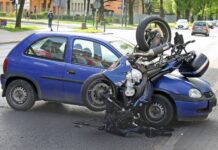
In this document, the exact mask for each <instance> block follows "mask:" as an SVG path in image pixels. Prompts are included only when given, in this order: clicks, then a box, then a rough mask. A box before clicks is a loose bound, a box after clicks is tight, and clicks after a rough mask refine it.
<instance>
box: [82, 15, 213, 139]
mask: <svg viewBox="0 0 218 150" xmlns="http://www.w3.org/2000/svg"><path fill="white" fill-rule="evenodd" d="M155 19H156V20H155ZM155 19H154V18H153V20H152V21H153V22H155V21H156V22H157V23H158V25H160V26H161V27H160V29H155V30H150V29H149V30H148V31H146V32H145V33H146V34H142V35H141V36H143V38H142V39H143V41H146V42H144V44H142V40H139V41H138V43H140V44H138V48H136V50H135V52H134V53H132V54H129V55H127V56H124V57H121V58H120V59H119V60H118V61H116V62H115V63H113V64H112V66H111V67H110V68H109V69H108V70H106V71H104V72H102V73H100V74H96V75H93V76H92V77H90V78H89V79H88V80H87V81H86V82H85V84H84V86H88V85H87V83H88V84H89V85H96V86H98V87H99V88H96V89H97V90H96V91H95V95H96V97H98V98H99V99H101V100H102V101H104V102H105V104H106V115H105V124H104V127H103V129H104V130H106V131H107V132H111V133H115V134H118V135H126V134H128V133H129V132H137V133H146V135H148V136H153V135H171V134H170V133H169V131H172V130H171V129H166V128H163V127H165V126H167V125H169V123H171V122H172V120H173V119H174V117H175V115H174V114H175V113H178V112H179V111H175V107H176V106H175V105H180V104H181V103H176V104H175V103H173V102H172V101H170V100H169V99H170V98H168V99H167V98H166V97H167V95H164V94H162V92H163V91H164V92H166V93H169V95H171V96H172V95H173V94H170V92H172V91H173V92H174V93H176V94H175V95H173V96H178V97H177V99H182V98H184V97H182V96H181V95H182V94H181V93H188V95H189V98H188V99H193V100H196V99H202V98H203V94H207V96H208V97H207V98H208V99H209V104H208V109H207V110H206V109H203V108H200V109H199V110H198V111H199V112H201V113H204V111H211V110H212V107H213V106H215V105H216V98H215V96H214V94H213V92H212V90H211V88H210V86H209V84H208V83H207V82H206V81H203V80H201V79H199V78H193V77H200V76H202V75H203V74H204V73H205V72H206V70H207V69H208V66H209V60H208V58H207V57H206V56H205V55H204V54H201V53H196V52H194V51H191V52H187V51H186V49H185V48H186V46H187V45H188V44H190V43H194V42H195V41H188V42H186V43H184V39H183V37H182V35H179V34H178V33H176V36H175V38H174V44H171V43H169V41H170V39H171V32H170V30H169V29H168V28H164V27H166V26H167V25H166V23H165V22H164V21H162V20H161V19H159V18H158V20H157V18H155ZM152 21H151V20H146V21H144V22H143V23H142V24H143V28H142V29H143V30H145V29H146V27H145V26H147V25H148V23H149V22H152ZM145 23H146V24H145ZM141 26H142V25H141ZM141 26H139V28H140V27H141ZM155 27H156V26H155ZM140 30H141V29H140ZM168 30H169V31H168ZM162 31H163V32H166V33H167V34H164V33H161V32H162ZM138 33H140V34H141V32H138ZM137 37H138V38H139V35H138V36H137ZM164 37H165V38H164ZM166 37H167V38H166ZM165 51H168V52H169V51H170V54H165V53H164V52H165ZM175 70H178V71H179V72H180V74H181V75H182V77H179V78H177V77H176V76H170V77H169V76H166V75H168V74H169V73H171V72H173V71H175ZM171 78H172V79H171ZM190 78H193V79H190ZM167 84H169V85H171V86H172V87H169V86H168V85H167ZM96 86H95V87H96ZM174 87H180V89H179V90H178V88H176V89H172V88H174ZM193 87H198V88H193ZM157 89H158V90H157ZM199 89H200V90H199ZM174 90H177V91H174ZM202 93H203V94H202ZM186 98H187V97H186ZM181 105H182V104H181ZM185 113H189V112H185ZM151 131H152V132H151Z"/></svg>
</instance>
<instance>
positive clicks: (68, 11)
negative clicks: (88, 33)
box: [67, 0, 70, 15]
mask: <svg viewBox="0 0 218 150" xmlns="http://www.w3.org/2000/svg"><path fill="white" fill-rule="evenodd" d="M67 15H70V0H67Z"/></svg>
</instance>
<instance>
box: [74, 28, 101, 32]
mask: <svg viewBox="0 0 218 150" xmlns="http://www.w3.org/2000/svg"><path fill="white" fill-rule="evenodd" d="M73 32H82V33H100V32H102V31H101V30H96V29H94V28H88V29H75V30H73Z"/></svg>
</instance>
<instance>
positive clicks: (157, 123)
mask: <svg viewBox="0 0 218 150" xmlns="http://www.w3.org/2000/svg"><path fill="white" fill-rule="evenodd" d="M153 104H157V105H161V107H162V108H163V112H164V114H163V115H162V117H160V118H158V119H157V118H154V117H153V118H152V116H151V115H149V109H151V106H152V105H153ZM141 115H142V119H143V120H144V121H145V124H146V125H148V126H153V127H164V126H168V125H169V124H170V123H171V122H172V121H173V119H174V117H175V111H174V107H173V105H172V103H171V102H170V100H169V99H168V98H167V97H165V96H163V95H160V94H155V95H154V96H153V98H152V102H151V103H149V104H147V105H145V107H144V108H143V110H142V114H141Z"/></svg>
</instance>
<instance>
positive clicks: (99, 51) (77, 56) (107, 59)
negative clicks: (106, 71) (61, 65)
mask: <svg viewBox="0 0 218 150" xmlns="http://www.w3.org/2000/svg"><path fill="white" fill-rule="evenodd" d="M116 60H118V57H117V56H116V55H115V54H113V53H112V52H111V51H110V50H109V49H108V48H106V47H105V46H103V45H101V44H99V43H96V42H93V41H88V40H81V39H76V40H75V41H74V44H73V52H72V63H73V64H80V65H88V66H94V67H100V68H108V67H109V66H111V65H112V63H113V62H115V61H116Z"/></svg>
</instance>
